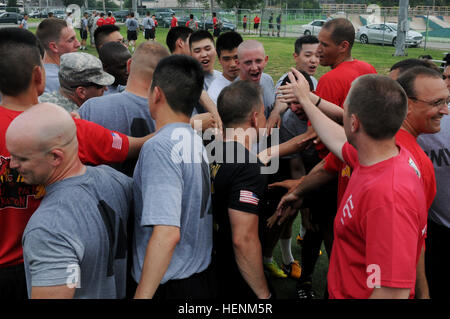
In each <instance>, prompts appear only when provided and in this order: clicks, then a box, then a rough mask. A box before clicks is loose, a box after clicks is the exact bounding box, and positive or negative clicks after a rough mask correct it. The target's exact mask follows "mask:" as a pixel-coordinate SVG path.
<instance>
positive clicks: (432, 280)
mask: <svg viewBox="0 0 450 319" xmlns="http://www.w3.org/2000/svg"><path fill="white" fill-rule="evenodd" d="M443 79H444V81H445V83H446V85H447V89H448V91H449V92H450V65H447V67H446V68H445V70H444V73H443ZM442 94H443V95H445V94H444V90H442ZM416 101H418V102H419V103H420V100H418V99H417V100H416ZM444 101H445V100H444V99H438V100H437V101H434V102H432V103H431V104H428V103H427V102H422V103H423V104H425V106H426V104H428V109H431V110H434V111H435V112H437V111H438V112H441V113H446V114H448V106H449V104H448V102H449V99H448V98H447V101H446V102H447V105H445V103H444ZM438 102H440V103H438ZM438 104H439V105H438ZM440 126H441V131H440V132H439V133H437V134H423V135H421V136H419V138H418V139H417V142H418V143H419V144H420V146H421V147H422V148H423V150H424V151H425V153H426V154H427V155H428V156H429V157H430V160H431V162H432V163H433V166H434V171H435V173H436V186H437V192H436V197H435V199H434V201H433V204H432V206H431V208H430V210H429V211H428V229H427V238H426V240H425V242H426V247H427V249H426V250H425V271H426V275H427V280H428V286H429V290H430V297H431V298H433V299H450V292H449V291H448V285H449V284H450V278H449V277H448V275H447V273H446V271H447V267H448V265H449V263H450V254H449V253H448V247H446V246H445V245H446V244H447V243H448V242H449V240H450V210H449V209H448V207H449V205H450V196H449V192H448V186H449V182H450V170H449V163H450V153H449V149H450V143H449V140H450V117H448V116H445V117H444V118H442V120H441V124H440Z"/></svg>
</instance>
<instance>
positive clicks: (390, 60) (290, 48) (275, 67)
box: [31, 27, 444, 299]
mask: <svg viewBox="0 0 450 319" xmlns="http://www.w3.org/2000/svg"><path fill="white" fill-rule="evenodd" d="M31 31H33V32H35V29H34V30H33V29H31ZM167 32H168V29H163V28H158V29H157V31H156V41H157V42H159V43H161V44H163V45H165V38H166V35H167ZM121 33H122V34H123V35H124V37H126V31H125V28H124V27H121ZM77 36H78V37H79V33H78V32H77ZM249 38H252V39H256V40H259V41H261V42H262V43H263V44H264V47H265V49H266V54H267V55H268V56H269V62H268V64H267V66H266V68H265V72H266V73H268V74H270V75H271V76H272V77H273V79H274V81H277V80H278V79H279V77H281V75H283V74H284V73H285V72H287V71H288V70H289V69H290V67H292V66H293V65H294V59H293V56H292V53H293V52H294V42H295V38H269V37H261V38H259V37H255V36H247V35H244V39H249ZM143 41H145V39H144V37H143V35H142V32H140V33H139V35H138V41H137V45H139V44H140V43H142V42H143ZM88 44H89V38H88ZM84 52H88V53H91V54H94V55H96V56H97V52H96V50H95V48H91V47H90V46H89V45H88V50H87V51H84ZM394 52H395V48H394V47H391V46H381V45H361V44H360V43H355V45H354V47H353V51H352V55H353V57H354V58H356V59H359V60H363V61H366V62H368V63H370V64H372V65H373V66H374V67H375V68H376V69H377V71H378V73H380V74H385V75H386V74H387V73H388V72H389V69H390V67H391V66H392V65H393V64H394V63H396V62H398V61H400V60H403V59H406V58H417V57H418V56H419V55H423V54H429V55H431V56H432V57H433V58H435V59H441V58H442V57H443V53H444V51H440V50H425V51H424V50H423V49H421V48H408V49H407V52H408V57H395V56H393V53H394ZM216 69H218V70H221V67H220V64H219V63H218V62H216ZM327 71H328V68H327V67H322V66H320V67H319V68H318V70H317V74H316V78H317V79H319V78H320V76H321V75H323V74H324V73H326V72H327ZM299 227H300V216H299V217H297V219H296V220H295V222H294V226H293V235H292V253H293V255H294V258H295V259H299V258H300V255H301V246H300V245H298V244H297V243H296V240H295V237H296V235H297V232H298V230H299ZM322 252H323V254H322V255H321V256H320V257H319V259H318V261H317V265H316V269H315V272H314V276H313V286H314V289H315V291H316V293H317V297H318V298H322V297H323V293H324V291H325V289H326V274H327V270H328V257H327V254H326V252H325V249H324V248H323V247H322ZM274 258H275V260H277V262H278V263H280V262H281V254H280V251H279V247H278V246H277V247H276V249H275V251H274ZM271 280H272V283H273V286H274V288H275V290H276V292H277V296H278V298H281V299H290V298H295V280H294V279H291V278H286V279H271Z"/></svg>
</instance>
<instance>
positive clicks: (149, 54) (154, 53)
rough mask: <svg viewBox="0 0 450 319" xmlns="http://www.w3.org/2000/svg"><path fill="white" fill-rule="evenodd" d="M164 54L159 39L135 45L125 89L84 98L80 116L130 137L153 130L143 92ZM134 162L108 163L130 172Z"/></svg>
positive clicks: (146, 100) (145, 96)
mask: <svg viewBox="0 0 450 319" xmlns="http://www.w3.org/2000/svg"><path fill="white" fill-rule="evenodd" d="M106 45H108V44H105V46H106ZM166 56H169V52H168V51H167V49H166V48H164V47H163V46H162V45H161V44H159V43H156V42H144V43H142V44H141V45H139V47H138V48H137V49H136V52H135V53H134V54H133V56H132V58H131V63H130V74H129V76H128V82H127V86H126V88H125V91H123V92H121V93H117V94H111V95H106V96H105V95H104V96H101V97H97V98H92V99H89V100H87V101H86V102H85V103H84V104H83V105H82V106H81V108H80V109H79V113H80V116H81V118H82V119H84V120H88V121H92V122H95V123H97V124H100V125H101V126H103V127H107V128H110V129H113V130H115V131H118V132H120V133H123V134H127V135H128V136H133V137H142V136H146V135H148V134H150V133H153V132H155V120H154V119H153V118H152V116H151V114H150V111H149V106H148V99H147V95H148V90H149V88H150V83H151V82H152V78H153V72H154V70H155V67H156V65H157V64H158V62H159V61H160V60H161V59H162V58H163V57H166ZM135 165H136V160H134V159H133V160H130V161H126V162H125V163H121V164H114V165H113V166H112V167H114V168H116V169H117V170H119V171H121V172H122V173H124V174H127V175H128V176H133V171H134V166H135Z"/></svg>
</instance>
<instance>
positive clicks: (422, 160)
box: [324, 129, 436, 209]
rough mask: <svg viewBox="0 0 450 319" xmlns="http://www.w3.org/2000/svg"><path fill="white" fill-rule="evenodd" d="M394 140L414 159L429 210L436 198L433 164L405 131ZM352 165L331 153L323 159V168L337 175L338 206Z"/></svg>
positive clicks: (400, 132)
mask: <svg viewBox="0 0 450 319" xmlns="http://www.w3.org/2000/svg"><path fill="white" fill-rule="evenodd" d="M395 139H396V141H397V144H399V145H401V146H403V147H404V148H406V149H407V150H408V152H410V153H411V155H412V156H413V157H414V159H415V161H416V164H417V167H418V169H419V172H420V175H421V180H422V183H423V188H424V192H425V197H426V201H427V209H430V207H431V204H432V203H433V200H434V197H435V196H436V177H435V175H434V168H433V164H432V163H431V161H430V159H429V158H428V156H427V155H426V154H425V152H424V151H423V150H422V148H421V147H420V146H419V144H418V143H417V141H416V138H415V137H414V136H412V135H411V134H410V133H408V132H407V131H405V130H403V129H400V130H399V131H398V132H397V134H396V135H395ZM355 152H356V150H355ZM353 165H354V163H350V164H347V163H343V162H342V161H341V160H340V159H339V158H337V157H336V156H335V155H334V154H333V153H329V154H328V155H327V157H325V166H324V168H325V169H326V170H327V171H329V172H338V173H339V175H338V205H339V204H340V202H341V199H342V196H343V195H344V193H345V189H346V188H347V185H348V182H349V180H350V175H351V173H352V167H353Z"/></svg>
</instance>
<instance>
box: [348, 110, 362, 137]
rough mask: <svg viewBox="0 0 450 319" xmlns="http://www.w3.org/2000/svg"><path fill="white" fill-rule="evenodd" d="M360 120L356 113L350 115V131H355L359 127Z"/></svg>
mask: <svg viewBox="0 0 450 319" xmlns="http://www.w3.org/2000/svg"><path fill="white" fill-rule="evenodd" d="M360 126H361V122H360V121H359V118H358V116H357V115H356V114H352V115H350V129H351V132H352V133H355V132H357V131H358V130H359V129H360Z"/></svg>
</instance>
